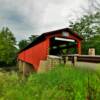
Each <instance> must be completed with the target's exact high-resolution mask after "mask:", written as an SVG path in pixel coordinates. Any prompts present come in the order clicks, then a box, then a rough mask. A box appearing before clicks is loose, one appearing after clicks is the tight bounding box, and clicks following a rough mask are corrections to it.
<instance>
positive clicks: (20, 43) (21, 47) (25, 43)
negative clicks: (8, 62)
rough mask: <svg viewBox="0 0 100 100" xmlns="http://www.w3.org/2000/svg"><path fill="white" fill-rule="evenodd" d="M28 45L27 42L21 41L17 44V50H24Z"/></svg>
mask: <svg viewBox="0 0 100 100" xmlns="http://www.w3.org/2000/svg"><path fill="white" fill-rule="evenodd" d="M28 44H29V43H28V41H27V40H21V41H20V42H19V43H18V46H19V49H20V50H22V49H24V48H25V47H26V46H27V45H28Z"/></svg>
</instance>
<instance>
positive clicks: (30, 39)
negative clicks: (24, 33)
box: [28, 35, 37, 43]
mask: <svg viewBox="0 0 100 100" xmlns="http://www.w3.org/2000/svg"><path fill="white" fill-rule="evenodd" d="M36 37H37V35H31V36H30V37H29V40H28V41H29V42H30V43H31V42H33V41H34V39H35V38H36Z"/></svg>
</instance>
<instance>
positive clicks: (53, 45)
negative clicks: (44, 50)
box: [49, 37, 77, 56]
mask: <svg viewBox="0 0 100 100" xmlns="http://www.w3.org/2000/svg"><path fill="white" fill-rule="evenodd" d="M62 39H66V38H62ZM76 44H77V43H76V41H73V42H72V41H67V39H66V41H64V40H56V39H55V37H53V38H51V39H50V48H49V49H50V50H49V54H50V55H57V56H62V55H67V54H70V53H71V54H72V52H71V49H72V48H74V49H75V48H76ZM70 48H71V49H70ZM74 51H75V50H74ZM74 53H76V52H74Z"/></svg>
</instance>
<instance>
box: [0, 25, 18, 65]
mask: <svg viewBox="0 0 100 100" xmlns="http://www.w3.org/2000/svg"><path fill="white" fill-rule="evenodd" d="M15 45H16V39H15V37H14V35H13V33H12V32H11V31H10V30H9V28H7V27H3V28H2V30H1V31H0V63H2V64H7V65H9V64H12V63H13V62H14V60H15V57H16V52H17V49H16V47H15Z"/></svg>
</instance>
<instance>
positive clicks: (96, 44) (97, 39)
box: [82, 35, 100, 55]
mask: <svg viewBox="0 0 100 100" xmlns="http://www.w3.org/2000/svg"><path fill="white" fill-rule="evenodd" d="M89 48H95V52H96V55H100V35H95V36H94V37H91V39H89V40H87V41H84V42H83V46H82V50H83V52H84V54H88V50H89Z"/></svg>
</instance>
